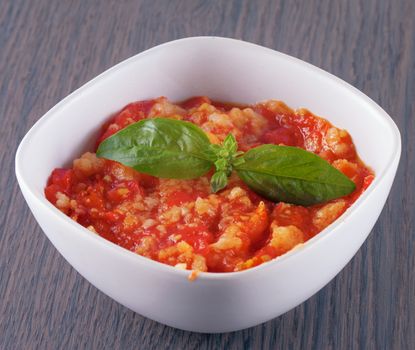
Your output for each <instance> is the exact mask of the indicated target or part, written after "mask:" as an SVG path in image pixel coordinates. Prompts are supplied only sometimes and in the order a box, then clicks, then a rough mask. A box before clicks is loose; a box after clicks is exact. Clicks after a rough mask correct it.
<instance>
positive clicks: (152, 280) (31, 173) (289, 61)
mask: <svg viewBox="0 0 415 350" xmlns="http://www.w3.org/2000/svg"><path fill="white" fill-rule="evenodd" d="M160 95H164V96H167V97H168V98H169V99H171V100H173V101H178V100H183V99H185V98H187V97H190V96H195V95H207V96H209V97H211V98H213V99H216V100H222V101H234V102H242V103H253V102H257V101H260V100H266V99H271V98H274V99H275V98H276V99H280V100H283V101H285V102H286V103H287V104H288V105H289V106H291V107H294V108H296V107H306V108H308V109H310V110H311V111H312V112H314V113H315V114H317V115H320V116H323V117H326V118H327V119H329V120H330V121H331V122H332V123H333V124H334V125H336V126H339V127H341V128H345V129H347V130H348V131H349V132H350V133H351V135H352V136H353V139H354V142H355V144H356V146H357V150H358V153H359V154H360V156H361V158H362V159H363V160H364V161H365V162H366V164H368V165H370V166H371V167H372V168H373V169H374V171H375V173H376V178H375V180H374V182H373V183H372V184H371V185H370V187H369V188H368V190H367V191H366V192H365V193H364V194H363V195H362V196H361V197H360V198H359V199H358V200H357V201H356V202H355V203H354V204H353V206H352V207H351V208H350V209H348V210H347V212H346V213H345V214H344V215H343V216H342V217H341V218H339V219H338V220H337V221H336V222H335V223H334V224H332V225H331V226H329V227H328V228H327V229H325V230H324V231H323V232H321V233H320V234H319V235H317V236H316V237H314V238H313V239H311V240H310V241H308V242H307V243H306V244H305V245H304V246H303V247H302V248H300V249H295V250H294V251H291V252H289V253H287V254H285V255H283V256H282V257H280V258H278V259H276V260H273V261H271V262H269V263H266V264H263V265H260V266H258V267H255V268H252V269H250V270H246V271H242V272H234V273H224V274H218V273H202V274H200V276H199V277H198V278H197V279H196V280H195V281H194V282H189V280H188V279H187V276H188V274H189V272H186V271H180V270H178V269H175V268H173V267H170V266H167V265H163V264H161V263H158V262H155V261H152V260H149V259H147V258H144V257H141V256H139V255H137V254H134V253H132V252H130V251H128V250H125V249H124V248H121V247H119V246H117V245H115V244H112V243H110V242H109V241H106V240H105V239H104V238H101V237H99V236H97V235H95V234H93V233H91V232H90V231H89V230H87V229H85V228H83V227H82V226H80V225H78V224H77V223H76V222H74V221H72V220H71V219H70V218H69V217H67V216H65V215H64V214H62V213H61V212H60V211H59V210H58V209H56V208H55V207H54V206H53V205H52V204H50V203H49V202H48V201H47V200H46V198H45V196H44V192H43V190H44V187H45V185H46V181H47V179H48V176H49V174H50V172H51V171H52V169H53V168H55V167H61V166H65V165H68V164H70V161H71V160H72V159H74V158H76V157H78V156H79V155H80V154H81V152H82V151H84V150H86V148H87V147H88V146H89V145H91V141H90V140H91V138H93V137H94V135H95V134H96V131H97V130H98V129H99V127H100V125H101V124H102V123H103V121H104V120H106V119H107V118H108V117H109V116H110V115H111V114H112V113H114V112H116V111H118V110H119V109H120V108H122V107H123V106H124V105H126V104H127V103H129V102H131V101H136V100H142V99H149V98H153V97H157V96H160ZM400 151H401V142H400V135H399V131H398V129H397V127H396V125H395V124H394V123H393V121H392V120H391V118H390V117H389V116H388V115H387V114H386V113H385V112H384V111H383V110H382V109H381V108H380V107H379V106H378V105H377V104H375V103H374V102H373V101H372V100H371V99H370V98H368V97H367V96H365V95H364V94H363V93H361V92H359V91H358V90H356V89H355V88H353V87H352V86H350V85H349V84H347V83H345V82H344V81H342V80H340V79H338V78H336V77H334V76H333V75H331V74H329V73H326V72H324V71H322V70H320V69H318V68H316V67H314V66H312V65H310V64H308V63H305V62H303V61H300V60H298V59H295V58H292V57H290V56H287V55H284V54H282V53H279V52H276V51H273V50H270V49H267V48H264V47H261V46H257V45H253V44H250V43H246V42H242V41H238V40H233V39H225V38H216V37H196V38H187V39H182V40H177V41H173V42H169V43H166V44H163V45H160V46H157V47H155V48H153V49H150V50H148V51H145V52H143V53H140V54H138V55H136V56H134V57H132V58H130V59H128V60H126V61H124V62H122V63H120V64H118V65H116V66H115V67H113V68H111V69H109V70H108V71H106V72H105V73H103V74H101V75H100V76H98V77H97V78H95V79H93V80H92V81H90V82H89V83H87V84H85V85H84V86H83V87H81V88H80V89H78V90H76V91H75V92H73V93H72V94H71V95H70V96H68V97H67V98H65V99H64V100H62V101H61V102H60V103H58V104H57V105H56V106H55V107H53V108H52V109H51V110H50V111H49V112H48V113H46V114H45V115H44V116H43V117H42V118H41V119H40V120H39V121H38V122H37V123H36V124H35V125H34V126H33V127H32V129H31V130H30V131H29V132H28V133H27V135H26V136H25V137H24V139H23V140H22V142H21V144H20V146H19V149H18V151H17V154H16V176H17V179H18V181H19V185H20V188H21V190H22V192H23V195H24V197H25V199H26V201H27V203H28V205H29V207H30V209H31V210H32V212H33V215H34V216H35V218H36V220H37V221H38V223H39V225H40V226H41V227H42V229H43V230H44V232H45V233H46V235H47V236H48V238H49V239H50V241H51V242H52V244H53V245H54V246H55V247H56V249H58V251H59V252H60V253H61V254H62V255H63V256H64V257H65V259H66V260H67V261H68V262H69V263H70V264H71V265H72V266H73V267H74V268H75V269H76V270H77V271H78V272H79V273H80V274H81V275H82V276H84V277H85V278H86V279H87V280H88V281H90V282H91V283H92V284H93V285H94V286H96V287H97V288H98V289H100V290H101V291H103V292H104V293H105V294H107V295H109V296H110V297H111V298H113V299H115V300H116V301H118V302H120V303H121V304H123V305H125V306H127V307H128V308H130V309H132V310H134V311H136V312H138V313H140V314H142V315H144V316H146V317H149V318H151V319H153V320H156V321H158V322H161V323H164V324H167V325H169V326H172V327H177V328H181V329H184V330H190V331H197V332H209V333H214V332H227V331H234V330H238V329H243V328H247V327H250V326H254V325H257V324H259V323H262V322H264V321H267V320H269V319H272V318H274V317H276V316H278V315H281V314H282V313H284V312H286V311H288V310H290V309H291V308H293V307H295V306H296V305H298V304H300V303H301V302H303V301H304V300H306V299H307V298H309V297H310V296H311V295H313V294H314V293H316V292H317V291H318V290H319V289H320V288H322V287H323V286H324V285H325V284H326V283H328V282H329V281H330V280H331V279H332V278H333V277H334V276H335V275H336V274H337V273H338V272H339V271H340V270H341V269H342V268H343V267H344V266H345V265H346V264H347V262H348V261H349V260H350V259H351V258H352V257H353V255H354V254H355V253H356V251H357V250H358V249H359V247H360V246H361V245H362V243H363V241H364V240H365V239H366V237H367V236H368V234H369V232H370V230H371V229H372V227H373V225H374V224H375V222H376V220H377V218H378V216H379V214H380V212H381V210H382V207H383V205H384V203H385V200H386V198H387V196H388V193H389V191H390V187H391V184H392V181H393V178H394V176H395V172H396V168H397V166H398V162H399V157H400Z"/></svg>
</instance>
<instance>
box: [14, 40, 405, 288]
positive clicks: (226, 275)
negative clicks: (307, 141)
mask: <svg viewBox="0 0 415 350" xmlns="http://www.w3.org/2000/svg"><path fill="white" fill-rule="evenodd" d="M195 41H210V42H213V41H226V42H228V44H229V45H240V46H245V47H246V48H251V49H256V50H261V51H262V52H263V53H265V52H267V53H269V54H273V55H275V56H280V57H281V58H283V59H284V60H288V61H291V62H292V63H294V64H295V65H300V66H303V67H304V68H306V69H308V70H309V71H313V72H314V73H317V74H319V75H322V76H323V77H325V78H327V79H330V80H332V81H333V82H334V83H337V84H339V85H341V86H343V87H344V88H345V89H346V90H348V91H349V93H351V94H353V95H354V96H355V97H357V98H359V99H360V100H363V101H364V102H365V104H366V105H367V106H368V107H370V109H371V110H372V111H373V112H374V113H375V114H376V115H377V116H379V118H381V120H382V121H383V122H385V123H386V125H387V126H388V128H389V130H390V131H391V132H392V135H393V152H392V153H391V156H390V157H389V159H388V160H387V161H386V166H385V168H384V169H383V170H382V171H381V172H380V173H378V174H376V176H375V179H374V181H373V182H372V183H371V184H370V186H369V187H368V188H367V189H366V190H365V191H364V192H363V193H362V194H361V195H360V197H359V198H358V199H357V200H356V201H355V202H354V203H353V204H352V205H351V206H350V207H349V208H348V209H347V210H346V212H344V213H343V214H342V215H341V216H340V217H339V218H338V219H337V220H335V221H334V222H333V223H332V224H330V225H329V226H328V227H326V228H325V229H324V230H322V231H320V232H319V233H318V234H317V235H316V236H314V237H313V238H311V239H309V240H308V241H307V242H305V243H303V244H301V245H299V246H297V247H294V248H293V249H291V250H290V251H288V252H287V253H285V254H283V255H281V256H279V257H276V258H274V259H272V260H270V261H268V262H264V263H262V264H260V265H257V266H254V267H252V268H249V269H246V270H242V271H235V272H199V273H198V277H197V280H199V279H201V280H222V279H235V278H241V277H242V276H245V275H250V274H253V273H258V272H259V271H260V270H267V269H270V268H273V267H275V266H278V265H281V263H283V262H285V261H286V260H290V259H291V258H292V257H294V256H297V255H298V254H301V253H302V252H303V251H306V250H309V249H312V247H314V246H315V245H316V244H317V243H318V242H322V241H323V240H325V239H327V237H329V235H330V233H331V232H332V231H335V230H337V229H338V228H339V227H341V226H342V225H344V223H345V222H346V221H347V220H348V219H349V217H350V216H351V215H353V214H354V213H355V212H356V211H357V210H358V209H359V207H360V206H361V204H362V203H363V202H366V201H367V200H369V198H368V197H370V196H371V195H372V193H373V192H374V191H375V190H376V189H377V188H378V187H379V185H380V184H381V183H382V182H383V181H384V178H385V176H384V175H385V174H386V173H387V172H388V171H390V169H393V168H394V167H393V164H394V163H395V162H396V163H397V162H399V158H400V154H401V135H400V132H399V129H398V127H397V126H396V124H395V122H394V121H393V120H392V118H391V117H390V116H389V115H388V114H387V113H386V112H385V111H384V110H383V109H382V108H381V107H380V106H379V105H378V104H377V103H376V102H374V101H373V100H372V99H371V98H370V97H368V96H367V95H365V94H364V93H363V92H361V91H360V90H358V89H357V88H355V87H353V86H352V85H350V84H349V83H347V82H346V81H344V80H342V79H340V78H338V77H336V76H335V75H333V74H331V73H329V72H327V71H325V70H323V69H321V68H318V67H316V66H314V65H312V64H311V63H308V62H306V61H303V60H301V59H299V58H296V57H293V56H290V55H287V54H285V53H282V52H279V51H277V50H274V49H270V48H267V47H265V46H261V45H257V44H254V43H251V42H247V41H243V40H239V39H233V38H227V37H217V36H195V37H186V38H181V39H177V40H173V41H168V42H165V43H162V44H160V45H157V46H154V47H151V48H149V49H147V50H145V51H142V52H139V53H137V54H135V55H133V56H131V57H129V58H127V59H125V60H123V61H121V62H119V63H117V64H115V65H114V66H112V67H110V68H108V69H107V70H105V71H104V72H102V73H100V74H99V75H97V76H96V77H94V78H92V79H91V80H89V81H88V82H86V83H85V84H83V85H82V86H81V87H79V88H77V89H76V90H74V91H73V92H71V93H70V94H69V95H68V96H66V97H65V98H63V99H62V100H60V101H59V102H58V103H57V104H56V105H54V106H53V107H52V108H51V109H50V110H48V111H47V112H46V113H45V114H44V115H43V116H42V117H40V118H39V119H38V120H37V121H36V122H35V124H34V125H33V126H32V127H31V128H30V129H29V131H28V132H27V133H26V134H25V136H24V137H23V139H22V140H21V142H20V144H19V146H18V148H17V151H16V156H15V172H16V177H17V180H18V183H19V185H20V187H21V188H22V192H25V193H26V194H27V195H30V196H31V197H32V198H33V200H34V202H36V203H37V204H38V205H39V204H40V205H41V206H42V207H43V209H44V210H47V211H50V212H51V213H53V220H55V218H56V220H60V221H61V222H62V223H63V224H66V225H70V227H73V229H74V230H75V231H77V234H80V235H81V238H83V239H88V240H92V241H93V242H95V243H98V244H101V245H104V246H105V247H106V248H109V249H111V250H112V251H113V252H114V253H117V254H121V255H122V256H123V258H125V259H128V260H130V261H131V263H134V264H136V263H141V264H144V266H146V267H147V266H148V267H149V268H153V269H156V270H158V271H159V272H163V271H166V272H169V273H175V274H177V275H178V276H180V277H183V276H184V277H186V276H189V273H191V272H192V270H180V269H177V268H175V267H174V266H170V265H167V264H164V263H161V262H158V261H156V260H152V259H149V258H146V257H144V256H141V255H139V254H136V253H133V252H132V251H129V250H127V249H125V248H123V247H121V246H118V245H117V244H115V243H112V242H110V241H108V240H106V239H105V238H103V237H101V236H99V235H97V234H94V233H93V232H91V231H89V230H88V229H87V228H85V227H83V226H82V225H80V224H78V223H77V222H75V221H74V220H72V219H71V218H69V217H68V216H66V215H65V214H63V213H62V212H61V211H60V210H59V209H57V208H56V207H55V206H53V205H52V204H51V203H50V202H49V201H47V200H46V198H45V197H42V198H40V197H38V195H36V194H35V193H34V192H33V191H32V189H31V188H30V187H29V186H28V184H27V183H26V181H25V177H24V171H23V170H22V164H21V159H22V155H23V154H24V152H25V150H26V148H27V144H28V143H29V141H30V139H31V138H32V137H33V135H34V134H36V133H38V132H40V131H41V128H42V126H43V125H44V124H46V123H47V122H48V121H49V120H50V119H52V118H53V117H54V116H55V115H56V114H57V113H58V112H59V110H60V109H61V108H63V107H65V106H66V105H67V104H68V103H70V102H72V101H73V100H75V99H76V98H78V96H79V95H80V94H81V93H82V92H84V91H85V90H88V89H89V87H90V86H93V85H95V84H97V83H99V82H100V81H101V80H103V79H105V78H109V77H110V76H111V75H114V74H116V73H117V71H118V70H119V69H121V68H123V67H124V66H127V65H130V64H134V62H135V61H136V60H138V59H141V58H142V57H143V56H146V55H149V54H152V53H154V52H157V51H160V50H163V49H165V48H166V47H169V46H174V45H177V44H181V43H183V42H187V43H189V44H191V43H192V42H195ZM391 166H392V167H391ZM23 189H24V190H25V191H23Z"/></svg>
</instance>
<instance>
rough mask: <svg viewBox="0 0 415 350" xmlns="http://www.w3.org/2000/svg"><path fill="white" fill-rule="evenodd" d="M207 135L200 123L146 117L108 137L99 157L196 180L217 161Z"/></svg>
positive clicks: (139, 168) (156, 172)
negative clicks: (199, 125)
mask: <svg viewBox="0 0 415 350" xmlns="http://www.w3.org/2000/svg"><path fill="white" fill-rule="evenodd" d="M209 146H210V142H209V139H208V137H207V136H206V134H205V133H204V132H203V131H202V130H201V129H200V128H198V127H197V126H196V125H194V124H192V123H189V122H184V121H179V120H174V119H166V118H155V119H145V120H141V121H139V122H137V123H134V124H131V125H129V126H127V127H126V128H124V129H122V130H120V131H119V132H117V133H116V134H114V135H112V136H110V137H109V138H107V139H105V140H104V141H103V142H102V143H101V144H100V145H99V147H98V150H97V156H98V157H102V158H107V159H111V160H115V161H117V162H120V163H122V164H124V165H126V166H129V167H131V168H134V169H136V170H138V171H140V172H142V173H146V174H150V175H153V176H157V177H161V178H170V179H194V178H197V177H200V176H202V175H204V174H206V173H207V172H208V171H209V170H210V169H211V168H212V166H213V162H214V161H215V159H214V157H213V155H212V152H211V151H209Z"/></svg>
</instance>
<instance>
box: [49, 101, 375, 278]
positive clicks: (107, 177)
mask: <svg viewBox="0 0 415 350" xmlns="http://www.w3.org/2000/svg"><path fill="white" fill-rule="evenodd" d="M153 117H166V118H174V119H179V120H185V121H190V122H192V123H194V124H196V125H198V126H200V127H201V128H202V129H203V130H204V131H205V132H206V134H207V135H208V137H209V139H210V141H211V142H212V143H220V142H221V141H223V140H224V138H225V137H226V136H227V135H228V134H229V133H232V134H233V135H234V136H235V137H236V139H237V141H238V144H239V148H240V149H241V150H243V151H246V150H249V149H250V148H252V147H256V146H258V145H261V144H277V145H289V146H296V147H301V148H303V149H306V150H308V151H310V152H314V153H316V154H318V155H319V156H320V157H322V158H324V159H326V160H327V161H328V162H329V163H331V164H332V165H333V166H334V167H336V168H337V169H338V170H340V171H341V172H343V173H344V174H345V175H346V176H348V177H349V178H350V179H351V180H352V181H354V183H355V184H356V190H355V191H354V192H353V193H352V194H350V195H348V196H346V197H343V198H338V199H335V200H331V201H329V202H327V203H324V204H320V205H314V206H310V207H302V206H299V205H291V204H287V203H282V202H280V203H273V202H270V201H268V200H266V199H264V198H262V197H261V196H259V195H258V194H256V193H254V192H253V191H251V190H250V189H249V188H248V187H247V186H246V185H245V184H244V183H243V182H242V181H241V180H239V179H238V178H237V176H234V175H233V176H231V178H230V181H229V185H228V186H227V188H226V189H224V190H222V191H220V192H219V193H216V194H212V193H211V191H210V185H209V181H210V177H211V174H208V175H206V176H202V177H201V178H198V179H194V180H171V179H158V178H155V177H152V176H149V175H146V174H142V173H139V172H137V171H135V170H133V169H131V168H127V167H125V166H123V165H121V164H119V163H117V162H114V161H110V160H106V159H100V158H97V157H96V155H95V153H93V152H87V153H85V154H83V155H82V156H81V157H80V158H78V159H75V160H74V162H73V166H72V168H69V169H55V170H53V171H52V173H51V175H50V177H49V180H48V183H47V186H46V188H45V195H46V198H47V199H48V200H49V201H50V202H51V203H53V204H54V205H55V206H56V207H57V208H59V209H60V210H61V211H62V212H63V213H65V214H66V215H68V216H69V217H71V218H72V219H73V220H75V221H77V222H78V223H79V224H81V225H82V226H84V227H86V228H88V229H89V230H91V231H92V232H94V233H96V234H98V235H100V236H102V237H104V238H105V239H107V240H109V241H111V242H113V243H115V244H118V245H120V246H122V247H124V248H126V249H128V250H131V251H133V252H135V253H137V254H140V255H142V256H145V257H148V258H150V259H153V260H156V261H159V262H162V263H165V264H168V265H172V266H175V267H177V268H179V269H187V270H194V271H209V272H231V271H240V270H244V269H247V268H250V267H253V266H256V265H259V264H262V263H264V262H266V261H269V260H271V259H274V258H276V257H278V256H280V255H282V254H284V253H286V252H288V251H289V250H291V249H293V248H294V247H299V246H301V244H303V243H305V242H306V241H307V240H309V239H310V238H312V237H314V236H315V235H316V234H318V233H319V232H320V231H322V230H323V229H324V228H325V227H327V226H328V225H330V224H331V223H332V222H333V221H335V220H336V219H337V218H338V217H339V216H340V215H342V214H343V213H344V211H346V210H347V208H348V207H349V206H350V205H351V204H352V203H353V202H354V201H355V200H356V199H357V198H358V197H359V196H360V195H361V194H362V192H363V191H364V190H365V189H366V188H367V187H368V186H369V185H370V183H371V182H372V181H373V178H374V174H373V172H372V171H371V170H370V169H369V168H368V167H367V166H365V164H364V163H363V162H362V161H361V160H360V159H359V157H358V155H357V153H356V149H355V146H354V144H353V141H352V138H351V136H350V135H349V134H348V132H347V131H345V130H341V129H339V128H336V127H334V126H333V125H332V124H330V122H328V121H327V120H325V119H323V118H320V117H317V116H315V115H313V114H312V113H311V112H309V111H307V110H305V109H300V110H297V111H294V110H292V109H290V108H289V107H287V106H286V105H285V104H284V103H282V102H280V101H275V100H269V101H265V102H261V103H258V104H255V105H252V106H247V105H236V104H229V103H220V102H212V101H211V100H210V99H209V98H207V97H193V98H190V99H188V100H186V101H183V102H181V103H176V104H174V103H172V102H170V101H168V100H167V99H166V98H164V97H160V98H157V99H154V100H148V101H139V102H134V103H130V104H129V105H127V106H126V107H124V108H123V109H122V110H121V111H120V112H118V113H117V114H116V115H114V116H113V117H112V118H111V119H110V120H109V121H108V122H107V123H105V124H104V125H103V127H102V132H101V134H100V136H99V137H98V139H97V142H96V145H97V146H98V145H99V143H100V142H102V141H103V140H105V139H106V138H107V137H109V136H111V135H113V134H114V133H116V132H117V131H119V130H121V129H122V128H124V127H126V126H127V125H129V124H131V123H134V122H136V121H139V120H141V119H144V118H153Z"/></svg>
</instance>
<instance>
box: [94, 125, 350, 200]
mask: <svg viewBox="0 0 415 350" xmlns="http://www.w3.org/2000/svg"><path fill="white" fill-rule="evenodd" d="M97 156H98V157H102V158H107V159H111V160H115V161H117V162H120V163H122V164H124V165H126V166H129V167H132V168H134V169H136V170H137V171H140V172H142V173H146V174H149V175H153V176H156V177H160V178H171V179H194V178H198V177H200V176H203V175H205V174H207V173H208V172H209V171H210V170H211V169H212V168H214V169H215V172H214V174H213V175H212V178H211V189H212V192H217V191H220V190H221V189H223V188H225V187H226V186H227V183H228V178H229V176H230V175H231V174H232V172H233V171H234V170H235V171H236V173H237V174H238V176H239V177H240V178H241V180H242V181H244V182H245V183H246V184H247V185H248V186H249V187H250V188H251V189H252V190H253V191H255V192H256V193H258V194H260V195H262V196H263V197H265V198H268V199H270V200H272V201H276V202H279V201H283V202H287V203H293V204H299V205H312V204H318V203H323V202H326V201H328V200H331V199H334V198H338V197H342V196H345V195H348V194H350V193H351V192H353V191H354V189H355V184H354V183H353V181H351V180H350V179H349V178H348V177H347V176H345V175H344V174H343V173H341V172H340V171H339V170H337V169H336V168H334V167H332V166H331V165H330V164H329V163H328V162H327V161H325V160H324V159H322V158H320V157H319V156H317V155H315V154H313V153H310V152H307V151H305V150H303V149H301V148H297V147H290V146H277V145H262V146H259V147H256V148H253V149H251V150H249V151H248V152H246V153H243V152H241V151H238V143H237V141H236V139H235V137H234V136H233V135H232V134H229V135H228V136H227V137H226V139H225V140H224V141H223V143H222V144H221V145H216V144H211V143H210V141H209V139H208V137H207V136H206V134H205V133H204V132H203V130H202V129H200V128H199V127H197V126H196V125H194V124H192V123H189V122H184V121H179V120H174V119H165V118H154V119H145V120H142V121H139V122H137V123H134V124H131V125H129V126H128V127H126V128H124V129H122V130H120V131H119V132H117V133H116V134H114V135H112V136H110V137H109V138H107V139H105V140H104V141H103V142H102V143H101V144H100V145H99V147H98V150H97Z"/></svg>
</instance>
